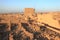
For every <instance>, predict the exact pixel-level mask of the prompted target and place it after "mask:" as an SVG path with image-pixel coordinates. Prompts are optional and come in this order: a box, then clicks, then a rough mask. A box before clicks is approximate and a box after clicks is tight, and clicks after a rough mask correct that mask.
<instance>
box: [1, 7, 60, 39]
mask: <svg viewBox="0 0 60 40" xmlns="http://www.w3.org/2000/svg"><path fill="white" fill-rule="evenodd" d="M0 39H1V40H60V12H47V13H41V12H40V13H35V9H33V8H25V10H24V13H15V14H14V13H5V14H0Z"/></svg>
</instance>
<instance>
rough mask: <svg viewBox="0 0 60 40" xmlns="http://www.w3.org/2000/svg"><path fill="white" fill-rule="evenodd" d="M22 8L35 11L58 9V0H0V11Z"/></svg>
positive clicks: (59, 9) (59, 8) (59, 1)
mask: <svg viewBox="0 0 60 40" xmlns="http://www.w3.org/2000/svg"><path fill="white" fill-rule="evenodd" d="M24 8H35V9H36V11H60V0H0V12H7V11H8V12H15V11H16V12H18V11H19V12H20V11H22V10H23V9H24Z"/></svg>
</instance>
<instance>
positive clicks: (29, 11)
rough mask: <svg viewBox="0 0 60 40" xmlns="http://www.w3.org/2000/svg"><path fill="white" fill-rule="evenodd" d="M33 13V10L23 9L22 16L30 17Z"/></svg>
mask: <svg viewBox="0 0 60 40" xmlns="http://www.w3.org/2000/svg"><path fill="white" fill-rule="evenodd" d="M34 13H35V9H33V8H25V9H24V15H26V16H30V15H32V14H34Z"/></svg>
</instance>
